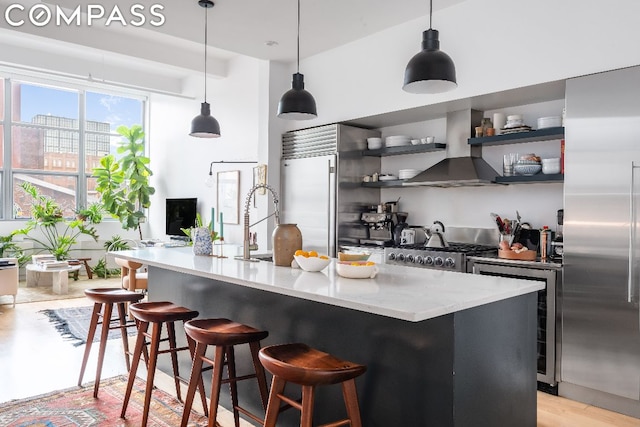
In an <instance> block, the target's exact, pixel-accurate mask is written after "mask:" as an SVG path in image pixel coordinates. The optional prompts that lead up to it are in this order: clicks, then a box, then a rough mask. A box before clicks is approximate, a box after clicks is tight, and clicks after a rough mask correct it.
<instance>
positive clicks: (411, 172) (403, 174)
mask: <svg viewBox="0 0 640 427" xmlns="http://www.w3.org/2000/svg"><path fill="white" fill-rule="evenodd" d="M419 173H420V170H419V169H400V170H399V171H398V179H409V178H413V177H414V176H416V175H418V174H419Z"/></svg>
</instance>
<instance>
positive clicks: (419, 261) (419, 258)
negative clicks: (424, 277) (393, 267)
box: [413, 255, 424, 265]
mask: <svg viewBox="0 0 640 427" xmlns="http://www.w3.org/2000/svg"><path fill="white" fill-rule="evenodd" d="M413 262H414V263H415V264H420V265H424V258H423V257H422V255H416V258H415V259H414V260H413Z"/></svg>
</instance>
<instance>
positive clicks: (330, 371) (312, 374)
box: [259, 343, 367, 427]
mask: <svg viewBox="0 0 640 427" xmlns="http://www.w3.org/2000/svg"><path fill="white" fill-rule="evenodd" d="M259 357H260V362H262V365H263V366H264V367H265V369H266V370H267V371H269V372H271V373H272V374H273V381H272V383H271V392H270V393H269V405H268V406H267V414H266V417H265V420H264V427H275V425H276V420H277V418H278V414H279V413H280V402H281V401H284V402H285V403H286V404H288V405H290V406H291V407H294V408H296V409H298V410H299V411H300V426H301V427H312V423H313V401H314V397H315V388H316V386H318V385H323V384H338V383H341V384H342V395H343V397H344V403H345V406H346V409H347V417H348V418H345V419H343V420H339V421H335V422H332V423H329V424H324V425H323V426H320V427H338V426H347V425H348V426H351V427H361V426H362V421H361V419H360V408H359V406H358V395H357V393H356V380H355V379H356V377H358V376H360V375H362V374H363V373H364V372H365V371H366V370H367V367H366V366H364V365H358V364H356V363H352V362H348V361H345V360H340V359H338V358H337V357H335V356H332V355H331V354H328V353H324V352H322V351H319V350H316V349H314V348H311V347H309V346H307V345H305V344H301V343H294V344H282V345H273V346H269V347H265V348H263V349H262V350H260V353H259ZM287 382H291V383H294V384H298V385H301V386H302V401H301V402H300V401H297V400H293V399H291V398H289V397H287V396H285V395H284V394H283V392H284V387H285V385H286V384H287Z"/></svg>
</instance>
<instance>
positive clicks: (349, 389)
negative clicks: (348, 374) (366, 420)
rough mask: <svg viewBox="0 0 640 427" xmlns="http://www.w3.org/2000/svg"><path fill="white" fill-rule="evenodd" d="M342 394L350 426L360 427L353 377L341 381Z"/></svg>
mask: <svg viewBox="0 0 640 427" xmlns="http://www.w3.org/2000/svg"><path fill="white" fill-rule="evenodd" d="M342 396H343V397H344V404H345V406H346V407H347V415H348V416H349V420H350V421H351V427H362V420H361V419H360V406H359V405H358V393H357V391H356V380H355V379H351V380H348V381H345V382H343V383H342Z"/></svg>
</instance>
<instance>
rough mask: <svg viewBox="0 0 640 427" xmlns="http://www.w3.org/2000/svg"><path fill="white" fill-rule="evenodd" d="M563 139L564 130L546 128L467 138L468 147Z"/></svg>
mask: <svg viewBox="0 0 640 427" xmlns="http://www.w3.org/2000/svg"><path fill="white" fill-rule="evenodd" d="M562 138H564V128H563V127H555V128H546V129H539V130H532V131H529V132H518V133H510V134H507V135H495V136H483V137H479V138H469V139H468V142H469V144H470V145H506V144H520V143H524V142H538V141H552V140H554V139H562Z"/></svg>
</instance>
